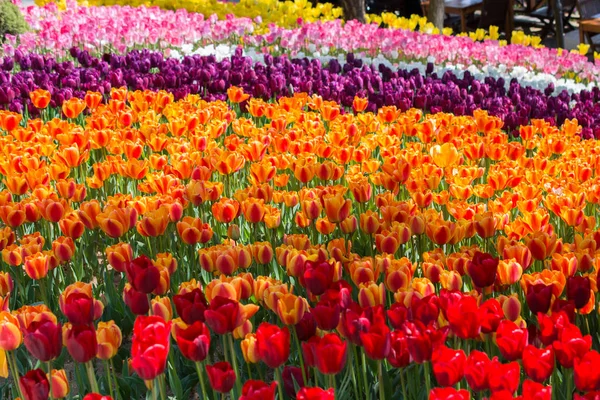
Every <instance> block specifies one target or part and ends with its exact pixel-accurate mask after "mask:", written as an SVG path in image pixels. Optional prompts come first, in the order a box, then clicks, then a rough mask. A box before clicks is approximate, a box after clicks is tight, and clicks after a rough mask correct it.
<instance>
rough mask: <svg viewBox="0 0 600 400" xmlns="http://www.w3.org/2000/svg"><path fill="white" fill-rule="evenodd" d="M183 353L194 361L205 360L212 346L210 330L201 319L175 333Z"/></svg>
mask: <svg viewBox="0 0 600 400" xmlns="http://www.w3.org/2000/svg"><path fill="white" fill-rule="evenodd" d="M175 340H176V341H177V346H179V350H181V354H183V356H184V357H185V358H187V359H190V360H192V361H194V362H200V361H204V360H205V359H206V356H207V355H208V350H209V348H210V331H209V330H208V328H207V327H206V325H204V324H203V323H202V322H200V321H196V322H194V323H193V324H192V325H190V326H188V327H187V328H185V329H180V330H177V333H176V335H175Z"/></svg>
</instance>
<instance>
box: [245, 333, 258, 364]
mask: <svg viewBox="0 0 600 400" xmlns="http://www.w3.org/2000/svg"><path fill="white" fill-rule="evenodd" d="M240 346H241V348H242V355H243V356H244V361H246V363H251V364H256V363H258V362H259V361H260V356H259V354H258V348H257V341H256V335H255V334H253V333H249V334H247V335H246V337H245V338H244V340H242V342H241V344H240Z"/></svg>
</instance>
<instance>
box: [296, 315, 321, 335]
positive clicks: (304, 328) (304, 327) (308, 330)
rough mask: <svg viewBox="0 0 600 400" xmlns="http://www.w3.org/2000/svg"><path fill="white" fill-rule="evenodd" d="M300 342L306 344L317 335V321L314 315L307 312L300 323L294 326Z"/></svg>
mask: <svg viewBox="0 0 600 400" xmlns="http://www.w3.org/2000/svg"><path fill="white" fill-rule="evenodd" d="M294 329H295V330H296V335H298V340H300V341H301V342H305V341H307V340H308V339H310V338H311V337H313V336H314V335H315V334H316V333H317V321H316V320H315V316H314V315H313V314H312V313H309V312H305V313H304V315H303V316H302V319H301V320H300V322H298V323H297V324H296V325H294Z"/></svg>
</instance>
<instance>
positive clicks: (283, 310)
mask: <svg viewBox="0 0 600 400" xmlns="http://www.w3.org/2000/svg"><path fill="white" fill-rule="evenodd" d="M307 309H308V304H307V302H306V300H305V299H304V298H302V297H298V296H296V295H293V294H291V293H287V294H284V295H283V296H282V297H280V298H279V299H278V300H277V306H276V312H277V315H278V316H279V319H281V322H282V323H284V324H285V325H296V324H297V323H298V322H300V320H302V317H303V316H304V313H305V312H306V311H307Z"/></svg>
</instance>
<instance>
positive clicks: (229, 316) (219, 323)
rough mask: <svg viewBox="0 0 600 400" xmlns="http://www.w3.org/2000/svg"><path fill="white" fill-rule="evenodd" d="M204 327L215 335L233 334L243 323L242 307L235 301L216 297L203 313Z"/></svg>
mask: <svg viewBox="0 0 600 400" xmlns="http://www.w3.org/2000/svg"><path fill="white" fill-rule="evenodd" d="M204 317H205V318H206V325H208V326H209V328H210V329H211V330H212V331H213V332H214V333H216V334H217V335H224V334H226V333H230V332H233V330H234V329H235V328H237V327H238V326H240V325H241V324H242V323H243V322H244V321H243V310H242V305H241V304H240V303H239V302H237V301H236V300H231V299H229V298H227V297H223V296H216V297H215V298H213V299H212V300H211V302H210V305H209V308H208V309H207V310H206V311H204Z"/></svg>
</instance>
